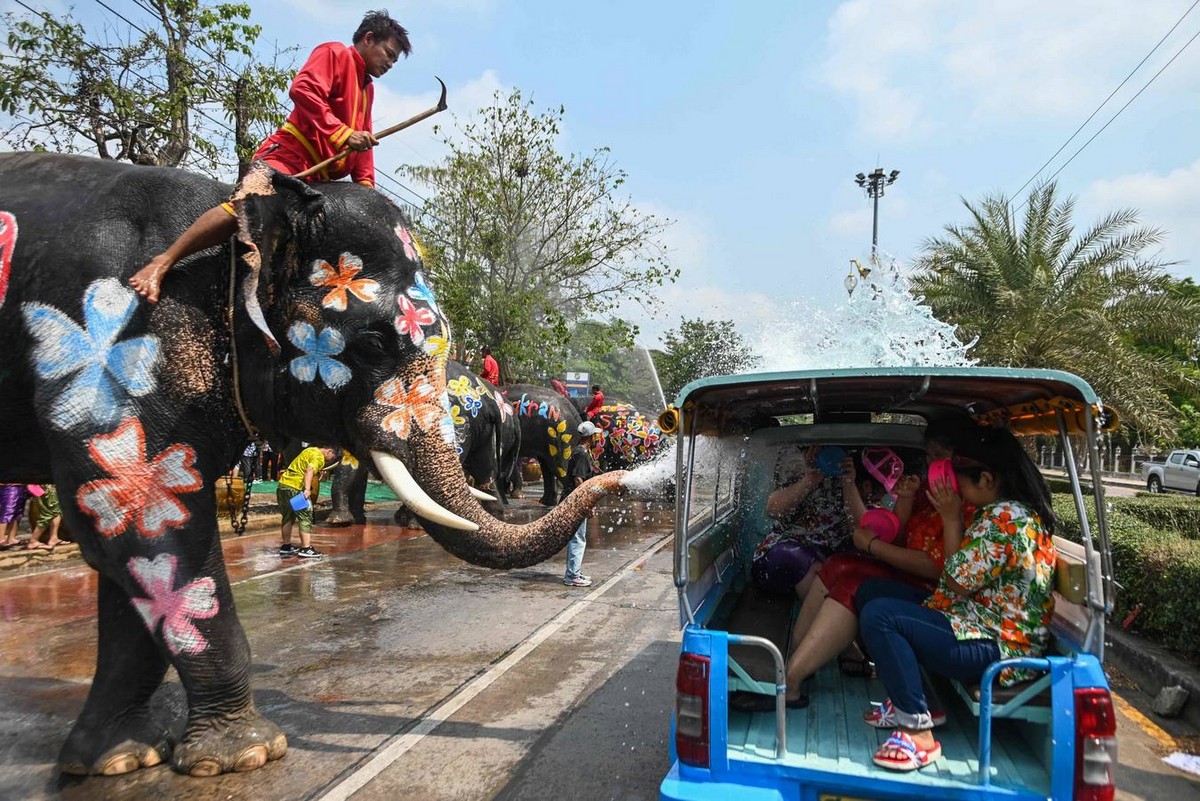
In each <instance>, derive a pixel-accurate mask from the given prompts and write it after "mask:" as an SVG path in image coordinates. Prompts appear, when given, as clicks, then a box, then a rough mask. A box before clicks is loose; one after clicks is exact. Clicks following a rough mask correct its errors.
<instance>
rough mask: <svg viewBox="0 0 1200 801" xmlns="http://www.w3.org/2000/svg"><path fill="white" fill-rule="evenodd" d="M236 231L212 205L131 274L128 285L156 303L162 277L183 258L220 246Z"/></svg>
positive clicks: (232, 221) (227, 217) (227, 216)
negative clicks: (167, 245)
mask: <svg viewBox="0 0 1200 801" xmlns="http://www.w3.org/2000/svg"><path fill="white" fill-rule="evenodd" d="M236 231H237V220H236V219H235V218H234V217H233V216H231V215H230V214H229V212H228V211H226V210H225V209H224V208H222V207H221V206H214V207H213V208H211V209H209V210H208V211H206V212H204V213H203V214H201V215H200V217H199V218H198V219H197V220H196V221H195V222H194V223H192V226H191V227H190V228H188V229H187V230H186V231H184V232H183V235H182V236H180V237H179V238H178V239H176V240H175V242H174V243H173V244H172V245H171V246H170V247H169V248H167V249H166V250H164V251H163V252H162V253H160V254H158V255H157V256H155V257H154V258H153V259H151V260H150V262H149V263H148V264H147V265H146V266H145V267H143V268H142V269H140V270H138V271H137V272H136V273H134V274H133V277H132V278H130V279H129V285H130V286H132V287H133V288H134V289H136V290H137V293H138V294H139V295H141V296H142V297H144V298H145V299H146V300H148V301H150V302H151V303H157V302H158V291H159V288H160V287H161V285H162V279H163V276H164V275H166V274H167V271H169V270H170V269H171V268H172V267H174V266H175V263H176V262H178V261H179V260H180V259H182V258H184V257H185V256H190V255H192V254H193V253H198V252H200V251H201V250H204V249H205V248H210V247H212V246H213V245H219V244H220V243H221V242H224V241H225V240H226V239H228V238H229V237H231V236H233V234H234V233H235V232H236Z"/></svg>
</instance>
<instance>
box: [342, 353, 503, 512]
mask: <svg viewBox="0 0 1200 801" xmlns="http://www.w3.org/2000/svg"><path fill="white" fill-rule="evenodd" d="M446 391H447V394H448V395H449V400H450V420H451V422H452V423H453V424H454V447H455V450H456V451H457V453H458V458H459V461H460V462H461V463H462V467H463V471H464V472H465V473H466V475H467V478H468V479H469V480H470V481H471V482H472V483H473V484H474V485H475V486H476V487H478V488H480V489H481V490H484V491H486V492H488V493H491V494H493V495H494V496H495V497H496V499H497V501H498V506H500V507H503V506H504V505H505V504H506V503H507V500H508V499H507V497H506V496H507V491H508V486H509V485H510V484H511V483H512V474H513V473H514V472H515V470H516V465H517V452H518V450H519V449H520V446H521V428H520V426H519V424H518V423H517V418H516V416H515V415H514V414H513V413H512V410H511V409H510V408H509V405H508V403H507V401H505V399H504V396H503V395H501V394H500V391H499V390H498V389H497V388H496V387H495V386H494V385H493V384H490V383H488V382H487V381H484V380H483V379H482V378H480V377H479V376H478V375H476V374H475V373H473V372H471V371H470V370H468V369H467V368H466V367H464V366H463V365H462V364H460V363H459V362H456V361H454V360H451V361H449V362H447V363H446ZM367 474H368V466H367V465H366V464H365V463H364V464H360V463H358V462H357V461H355V460H348V461H347V462H346V463H344V464H342V465H340V466H339V467H338V468H337V470H336V471H335V473H334V479H333V483H332V486H331V488H330V495H331V496H332V500H333V509H332V510H331V511H330V513H329V517H328V518H327V519H326V521H325V522H326V524H327V525H331V526H348V525H350V524H351V523H361V522H363V521H365V520H366V512H365V509H364V501H365V494H366V487H367ZM495 511H497V512H499V511H500V509H496V510H495ZM399 519H403V520H404V521H405V522H407V516H404V517H403V518H399Z"/></svg>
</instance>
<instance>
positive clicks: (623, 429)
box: [591, 403, 666, 470]
mask: <svg viewBox="0 0 1200 801" xmlns="http://www.w3.org/2000/svg"><path fill="white" fill-rule="evenodd" d="M591 420H592V422H593V423H595V424H596V427H597V428H599V429H600V432H601V434H602V435H603V436H601V437H599V438H597V439H596V441H595V448H594V450H593V453H592V455H593V456H594V457H595V458H596V461H597V462H598V463H599V465H600V469H601V470H626V469H629V468H631V467H634V466H636V465H638V464H640V463H642V462H646V461H649V460H650V459H652V458H653V457H654V455H655V454H656V453H658V451H659V449H660V448H661V447H663V446H664V445H665V444H666V437H665V435H664V434H663V432H662V429H661V428H659V427H658V423H657V422H655V421H654V420H653V419H651V418H649V417H646V415H644V414H642V413H641V412H639V411H638V410H637V407H635V406H634V405H633V404H631V403H607V404H605V405H603V406H601V407H600V408H599V409H598V410H596V412H595V414H593V415H592V418H591Z"/></svg>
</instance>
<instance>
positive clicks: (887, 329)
mask: <svg viewBox="0 0 1200 801" xmlns="http://www.w3.org/2000/svg"><path fill="white" fill-rule="evenodd" d="M864 263H867V264H869V265H870V273H869V275H867V276H866V277H864V279H863V280H862V282H861V283H859V284H858V285H857V287H856V289H855V291H854V292H853V293H852V294H851V295H850V298H849V299H848V300H847V301H846V302H844V303H842V304H840V305H838V306H836V307H835V308H834V309H833V310H826V309H818V308H815V307H813V306H812V305H811V304H809V303H807V302H805V301H803V300H798V301H794V302H792V303H791V304H788V305H787V306H785V307H784V308H780V307H778V306H772V307H771V308H769V309H766V310H765V311H764V313H763V314H762V316H761V319H762V327H761V330H760V331H759V340H758V344H757V347H756V348H755V352H756V353H757V355H758V356H759V358H760V359H761V362H760V363H759V365H758V366H757V367H755V368H754V369H755V371H759V370H762V371H785V370H824V369H833V368H838V367H959V366H967V365H972V364H975V362H976V360H975V359H972V358H970V357H968V356H967V351H968V350H969V349H970V348H971V347H972V346H973V345H974V344H975V342H974V340H972V341H971V342H968V343H965V344H964V343H963V342H962V341H961V340H959V338H958V336H957V334H956V333H955V330H954V326H952V325H950V324H948V323H944V322H942V321H941V320H939V319H937V318H936V317H934V316H933V312H932V310H930V308H929V307H928V306H926V305H924V304H922V303H921V302H919V301H918V300H917V299H916V298H915V297H914V296H913V293H912V286H911V283H910V282H909V280H908V276H907V275H905V273H904V269H903V267H902V266H901V265H900V263H899V261H897V260H896V259H893V258H892V257H890V256H886V255H883V254H880V255H879V256H878V257H876V258H875V259H871V260H869V261H868V260H864ZM851 269H854V268H853V267H852V268H851Z"/></svg>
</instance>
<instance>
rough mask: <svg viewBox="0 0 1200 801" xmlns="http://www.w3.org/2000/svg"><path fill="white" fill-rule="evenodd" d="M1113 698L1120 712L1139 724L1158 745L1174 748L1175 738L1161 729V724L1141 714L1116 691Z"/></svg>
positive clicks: (1170, 749)
mask: <svg viewBox="0 0 1200 801" xmlns="http://www.w3.org/2000/svg"><path fill="white" fill-rule="evenodd" d="M1113 700H1114V701H1115V702H1116V704H1117V708H1118V709H1120V710H1121V712H1122V714H1124V715H1125V716H1126V717H1128V718H1129V719H1130V720H1132V721H1133V722H1134V723H1136V724H1137V725H1138V726H1140V727H1141V729H1142V731H1144V732H1145V733H1146V734H1147V735H1148V736H1149V737H1150V738H1151V739H1152V740H1154V741H1156V742H1157V743H1158V744H1159V745H1161V746H1163V747H1164V748H1166V749H1167V750H1169V751H1174V750H1175V738H1174V737H1172V736H1171V735H1170V734H1167V732H1166V730H1165V729H1163V727H1162V726H1159V725H1158V724H1157V723H1155V722H1154V721H1153V720H1151V719H1150V718H1148V717H1146V716H1145V715H1143V714H1142V713H1141V712H1139V711H1138V710H1137V709H1136V708H1135V707H1134V706H1133V704H1131V703H1129V702H1128V701H1126V700H1125V699H1124V698H1122V697H1121V696H1119V695H1117V694H1116V693H1113Z"/></svg>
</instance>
